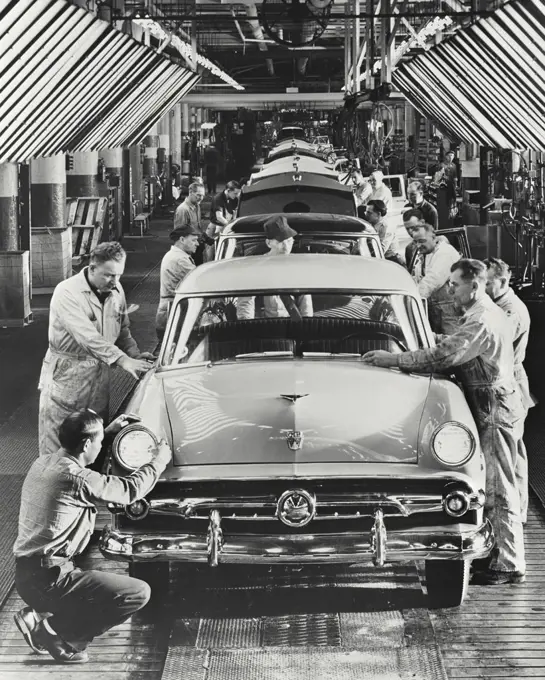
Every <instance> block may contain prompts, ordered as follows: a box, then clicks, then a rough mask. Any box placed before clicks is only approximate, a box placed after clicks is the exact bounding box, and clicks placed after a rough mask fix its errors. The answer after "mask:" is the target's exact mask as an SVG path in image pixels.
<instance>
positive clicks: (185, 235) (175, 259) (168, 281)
mask: <svg viewBox="0 0 545 680" xmlns="http://www.w3.org/2000/svg"><path fill="white" fill-rule="evenodd" d="M200 235H201V234H200V231H199V230H198V229H197V228H196V227H194V226H193V225H191V224H184V225H182V226H180V227H176V229H174V230H173V231H171V232H170V239H171V241H173V242H174V243H173V245H172V246H171V248H170V250H169V251H168V252H167V254H166V255H165V256H164V257H163V260H162V262H161V289H160V296H161V297H160V299H159V306H158V307H157V315H156V317H155V329H156V331H157V337H158V338H159V340H162V339H163V336H164V334H165V328H166V325H167V319H168V312H169V309H170V305H171V304H172V301H173V300H174V293H175V292H176V288H177V287H178V284H180V283H181V282H182V281H183V280H184V279H185V277H186V276H187V275H188V274H189V272H191V271H193V270H194V269H195V262H194V261H193V258H192V257H191V256H192V255H193V254H194V253H195V251H196V250H197V248H198V246H199V238H200Z"/></svg>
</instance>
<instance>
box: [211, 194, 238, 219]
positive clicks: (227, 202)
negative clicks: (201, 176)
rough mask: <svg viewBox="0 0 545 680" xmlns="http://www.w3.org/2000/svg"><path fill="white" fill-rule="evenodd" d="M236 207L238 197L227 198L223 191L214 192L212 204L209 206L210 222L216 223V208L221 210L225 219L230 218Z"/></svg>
mask: <svg viewBox="0 0 545 680" xmlns="http://www.w3.org/2000/svg"><path fill="white" fill-rule="evenodd" d="M237 207H238V199H236V198H235V199H231V198H229V196H227V194H226V193H225V191H222V192H220V193H219V194H216V196H214V198H213V199H212V205H211V206H210V222H212V223H213V224H218V221H217V220H216V213H217V212H218V210H221V213H222V215H223V217H224V218H225V219H226V220H230V218H231V216H232V215H233V214H234V212H235V210H236V209H237ZM222 226H223V225H222Z"/></svg>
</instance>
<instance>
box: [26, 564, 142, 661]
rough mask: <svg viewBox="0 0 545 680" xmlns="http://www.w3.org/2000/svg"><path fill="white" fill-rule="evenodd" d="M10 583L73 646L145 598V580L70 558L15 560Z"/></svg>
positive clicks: (118, 620) (98, 632) (114, 622)
mask: <svg viewBox="0 0 545 680" xmlns="http://www.w3.org/2000/svg"><path fill="white" fill-rule="evenodd" d="M15 587H16V588H17V592H18V593H19V595H20V596H21V598H22V599H23V600H24V601H25V602H26V603H27V604H28V605H29V606H30V607H32V608H33V609H35V610H36V611H38V612H51V614H52V616H51V617H50V618H48V620H47V621H48V623H49V624H50V625H51V627H52V628H53V630H54V631H55V632H56V633H58V634H59V635H60V637H61V638H62V639H63V640H64V641H65V642H67V643H68V644H70V645H71V646H72V647H74V649H77V650H83V649H85V648H86V647H87V645H88V644H89V643H90V642H91V641H92V640H93V638H95V637H96V636H97V635H101V634H102V633H105V632H106V631H107V630H110V628H113V627H114V626H117V625H119V624H120V623H123V621H126V619H128V618H129V616H131V615H132V614H134V613H135V612H137V611H138V610H139V609H142V607H144V606H145V605H146V604H147V602H148V600H149V598H150V588H149V586H148V584H147V583H144V581H140V580H139V579H136V578H131V577H130V576H123V575H121V574H111V573H108V572H105V571H95V570H89V571H82V570H81V569H79V568H78V567H75V566H74V564H73V563H72V562H65V563H64V564H63V565H62V566H60V567H50V568H46V567H42V566H40V564H39V560H36V559H34V558H19V559H17V560H16V565H15Z"/></svg>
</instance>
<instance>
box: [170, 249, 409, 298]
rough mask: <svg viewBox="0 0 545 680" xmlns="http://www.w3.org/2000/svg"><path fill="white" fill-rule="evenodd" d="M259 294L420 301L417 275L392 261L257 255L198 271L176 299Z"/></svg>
mask: <svg viewBox="0 0 545 680" xmlns="http://www.w3.org/2000/svg"><path fill="white" fill-rule="evenodd" d="M258 290H271V291H273V290H274V291H276V290H316V291H319V290H324V291H325V290H349V291H350V290H353V291H356V290H369V291H373V290H380V291H385V292H399V291H402V292H404V293H407V294H409V295H412V296H414V297H419V294H418V288H417V287H416V284H415V283H414V281H413V279H412V277H411V275H410V274H409V273H408V272H407V270H405V269H404V268H403V267H401V266H400V265H398V264H396V263H395V262H388V261H387V260H381V259H375V258H363V257H341V256H335V255H329V254H328V255H321V254H320V255H310V254H303V255H289V256H276V257H269V256H267V255H254V256H250V257H237V258H234V259H229V260H219V261H217V262H209V263H207V264H203V265H200V266H198V267H196V268H195V269H194V270H193V271H192V272H191V273H190V274H188V275H187V276H186V277H185V279H184V280H183V281H182V283H181V284H180V285H179V286H178V288H177V290H176V293H177V294H184V295H198V294H200V293H216V292H217V293H222V292H223V291H226V292H227V291H229V292H239V291H240V292H242V291H258Z"/></svg>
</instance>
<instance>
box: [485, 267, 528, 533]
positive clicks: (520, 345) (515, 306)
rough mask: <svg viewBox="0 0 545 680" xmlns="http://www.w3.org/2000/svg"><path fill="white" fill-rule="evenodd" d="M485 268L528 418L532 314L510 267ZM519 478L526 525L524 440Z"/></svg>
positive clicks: (526, 463)
mask: <svg viewBox="0 0 545 680" xmlns="http://www.w3.org/2000/svg"><path fill="white" fill-rule="evenodd" d="M485 264H486V266H487V270H488V272H487V283H486V292H487V293H488V295H489V296H490V297H491V298H492V300H494V302H495V303H496V304H497V305H498V307H499V308H500V309H503V311H504V312H505V313H506V315H507V318H508V319H509V321H510V323H511V324H512V330H513V350H514V352H515V380H516V381H517V384H518V386H519V389H520V392H521V395H522V403H523V406H524V415H525V417H526V416H527V415H528V410H529V409H531V408H532V406H535V401H534V399H533V397H532V395H531V394H530V385H529V383H528V376H527V375H526V371H525V370H524V364H523V361H524V359H525V357H526V348H527V347H528V338H529V335H530V313H529V312H528V308H527V307H526V305H525V304H524V302H523V301H522V300H521V299H520V298H519V297H518V296H517V295H516V294H515V291H514V290H513V289H512V288H511V287H510V285H509V281H510V280H511V270H510V269H509V265H508V264H507V263H505V262H504V261H503V260H499V259H497V258H495V257H491V258H490V259H488V260H485ZM516 475H517V485H518V488H519V493H520V515H521V518H522V522H523V524H524V523H525V522H526V519H527V516H528V454H527V452H526V446H525V445H524V440H523V439H522V437H521V439H520V441H519V451H518V458H517V466H516Z"/></svg>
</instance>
